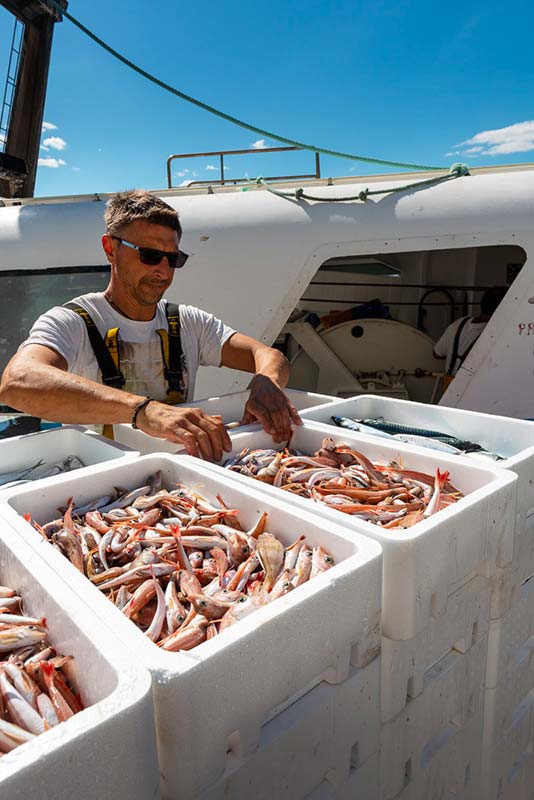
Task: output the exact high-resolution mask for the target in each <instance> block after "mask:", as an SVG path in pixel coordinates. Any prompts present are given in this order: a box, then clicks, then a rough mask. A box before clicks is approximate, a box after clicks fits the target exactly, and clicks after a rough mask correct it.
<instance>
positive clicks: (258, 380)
mask: <svg viewBox="0 0 534 800" xmlns="http://www.w3.org/2000/svg"><path fill="white" fill-rule="evenodd" d="M256 421H258V422H261V424H262V425H263V429H264V430H265V431H266V432H267V433H269V434H270V435H271V436H272V437H273V440H274V441H275V442H288V441H289V440H290V438H291V425H292V424H294V425H302V420H301V418H300V417H299V415H298V413H297V410H296V408H295V407H294V406H293V404H292V403H291V401H290V400H289V398H288V397H286V395H285V394H284V391H283V390H282V388H281V387H280V386H278V384H277V383H276V382H275V381H274V380H272V379H271V378H268V377H267V376H265V375H255V376H254V378H253V379H252V382H251V384H250V395H249V398H248V400H247V402H246V404H245V412H244V414H243V419H242V420H241V422H240V424H241V425H249V424H250V423H251V422H256Z"/></svg>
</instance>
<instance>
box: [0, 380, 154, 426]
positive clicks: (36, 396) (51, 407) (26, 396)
mask: <svg viewBox="0 0 534 800" xmlns="http://www.w3.org/2000/svg"><path fill="white" fill-rule="evenodd" d="M142 399H143V398H142V397H141V396H139V395H135V394H130V393H128V392H123V391H121V390H119V389H112V388H111V387H109V386H104V385H101V384H99V383H96V382H95V381H91V380H88V379H87V378H82V377H81V376H79V375H73V374H72V373H68V372H64V371H63V370H61V369H58V368H57V367H53V366H49V365H38V366H34V367H33V368H32V369H31V370H29V371H25V370H24V369H23V367H22V366H20V367H17V368H13V369H9V368H8V369H6V372H5V373H4V376H3V379H2V385H1V386H0V401H1V402H2V403H4V404H6V405H9V406H12V407H13V408H16V409H17V410H18V411H24V412H26V413H28V414H32V415H34V416H37V417H41V418H43V419H49V420H52V421H54V422H65V423H69V422H70V423H81V424H90V423H93V424H99V423H109V424H116V423H119V422H130V420H131V418H132V415H133V412H134V409H135V407H136V405H137V404H138V403H140V402H141V400H142Z"/></svg>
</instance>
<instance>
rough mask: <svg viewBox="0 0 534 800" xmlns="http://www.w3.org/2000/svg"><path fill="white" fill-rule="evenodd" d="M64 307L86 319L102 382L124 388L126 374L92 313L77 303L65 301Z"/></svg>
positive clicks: (116, 387) (115, 387)
mask: <svg viewBox="0 0 534 800" xmlns="http://www.w3.org/2000/svg"><path fill="white" fill-rule="evenodd" d="M63 308H68V309H70V310H71V311H74V312H75V313H76V314H78V316H79V317H81V318H82V320H83V321H84V323H85V327H86V330H87V335H88V337H89V341H90V343H91V347H92V348H93V353H94V354H95V358H96V360H97V362H98V366H99V367H100V371H101V373H102V383H104V384H105V385H106V386H112V387H113V388H114V389H122V388H123V386H124V376H123V374H122V372H121V371H120V369H119V367H118V366H116V365H115V362H114V361H113V358H112V357H111V354H110V353H109V350H108V349H107V347H106V345H105V343H104V340H103V338H102V336H101V335H100V332H99V330H98V328H97V327H96V325H95V323H94V322H93V319H92V318H91V315H90V314H89V313H88V312H87V311H86V310H85V308H82V307H81V306H79V305H78V304H77V303H73V302H69V303H64V304H63Z"/></svg>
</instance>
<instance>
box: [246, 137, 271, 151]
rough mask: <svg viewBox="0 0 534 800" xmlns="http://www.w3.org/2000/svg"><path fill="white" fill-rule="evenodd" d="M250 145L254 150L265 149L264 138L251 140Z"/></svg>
mask: <svg viewBox="0 0 534 800" xmlns="http://www.w3.org/2000/svg"><path fill="white" fill-rule="evenodd" d="M250 146H251V147H252V148H254V150H265V148H266V147H267V144H266V142H265V139H258V141H257V142H252V144H251V145H250Z"/></svg>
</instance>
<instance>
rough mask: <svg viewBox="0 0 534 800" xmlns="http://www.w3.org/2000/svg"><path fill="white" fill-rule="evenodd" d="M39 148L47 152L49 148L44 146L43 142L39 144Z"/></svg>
mask: <svg viewBox="0 0 534 800" xmlns="http://www.w3.org/2000/svg"><path fill="white" fill-rule="evenodd" d="M41 150H46V152H48V151H49V150H50V148H49V147H45V146H44V144H42V145H41Z"/></svg>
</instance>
